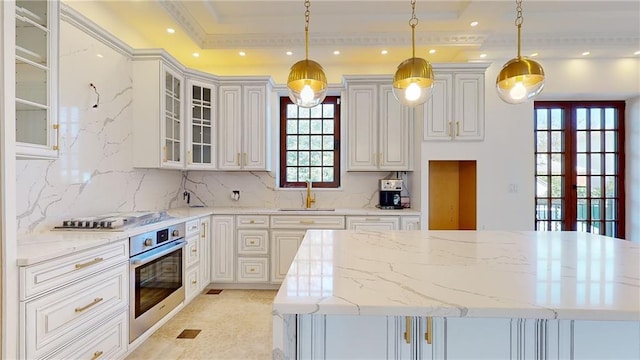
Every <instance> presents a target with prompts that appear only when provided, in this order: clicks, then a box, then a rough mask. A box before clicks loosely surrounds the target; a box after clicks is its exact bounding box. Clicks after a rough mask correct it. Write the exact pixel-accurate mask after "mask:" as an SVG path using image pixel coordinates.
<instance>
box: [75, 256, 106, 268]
mask: <svg viewBox="0 0 640 360" xmlns="http://www.w3.org/2000/svg"><path fill="white" fill-rule="evenodd" d="M103 260H104V258H101V257H97V258H95V259H93V260H91V261H87V262H86V263H82V264H76V270H78V269H82V268H86V267H87V266H91V265H94V264H97V263H99V262H101V261H103Z"/></svg>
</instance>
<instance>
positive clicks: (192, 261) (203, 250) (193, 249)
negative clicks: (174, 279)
mask: <svg viewBox="0 0 640 360" xmlns="http://www.w3.org/2000/svg"><path fill="white" fill-rule="evenodd" d="M210 224H211V218H210V217H209V216H205V217H202V218H200V219H194V220H190V221H188V222H187V224H186V234H185V236H186V239H187V246H186V248H185V268H186V275H185V285H186V289H185V290H186V291H185V298H186V303H188V302H190V301H191V300H193V298H195V297H196V296H197V295H198V294H199V293H200V292H201V291H202V289H204V288H205V287H206V286H207V285H209V280H210V274H209V273H210V263H211V262H210V261H209V251H210V246H209V244H210V238H211V237H210V229H209V228H210Z"/></svg>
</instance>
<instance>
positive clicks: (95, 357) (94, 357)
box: [91, 350, 104, 360]
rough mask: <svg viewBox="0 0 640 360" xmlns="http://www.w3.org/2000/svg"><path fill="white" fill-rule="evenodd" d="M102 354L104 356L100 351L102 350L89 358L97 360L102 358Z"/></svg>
mask: <svg viewBox="0 0 640 360" xmlns="http://www.w3.org/2000/svg"><path fill="white" fill-rule="evenodd" d="M102 354H104V351H102V350H100V351H96V352H94V353H93V356H92V357H91V360H96V359H97V358H99V357H100V356H102Z"/></svg>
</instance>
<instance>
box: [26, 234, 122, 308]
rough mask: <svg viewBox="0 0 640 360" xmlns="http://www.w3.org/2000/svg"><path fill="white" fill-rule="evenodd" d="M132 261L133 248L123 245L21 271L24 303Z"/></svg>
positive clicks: (81, 253)
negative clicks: (130, 255)
mask: <svg viewBox="0 0 640 360" xmlns="http://www.w3.org/2000/svg"><path fill="white" fill-rule="evenodd" d="M128 259H129V244H128V242H127V241H124V240H123V241H119V242H117V243H114V244H109V245H105V246H101V247H99V248H97V249H91V250H87V251H82V252H79V253H76V254H72V255H69V256H64V257H60V258H57V259H54V260H51V261H46V262H43V263H40V264H35V265H33V266H26V267H21V268H20V300H26V299H28V298H30V297H32V296H34V295H37V294H40V293H44V292H46V291H49V290H52V289H54V288H59V287H61V286H64V285H65V284H68V283H71V282H73V281H76V280H79V279H81V278H83V277H85V276H88V275H91V274H94V273H96V272H98V271H100V270H104V269H106V268H108V267H111V266H113V265H115V264H117V263H120V262H123V261H126V260H128Z"/></svg>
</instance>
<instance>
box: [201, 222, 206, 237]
mask: <svg viewBox="0 0 640 360" xmlns="http://www.w3.org/2000/svg"><path fill="white" fill-rule="evenodd" d="M200 237H201V238H203V239H204V238H206V237H207V224H206V223H202V234H200Z"/></svg>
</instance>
